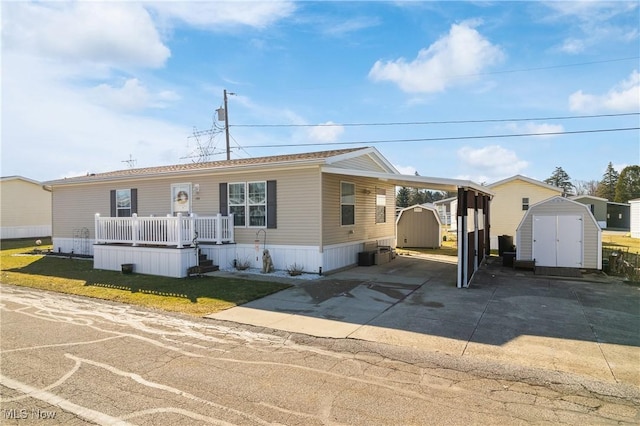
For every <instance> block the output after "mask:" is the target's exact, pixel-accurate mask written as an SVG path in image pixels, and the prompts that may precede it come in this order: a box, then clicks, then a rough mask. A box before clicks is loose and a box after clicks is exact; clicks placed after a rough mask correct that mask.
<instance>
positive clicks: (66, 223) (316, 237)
mask: <svg viewBox="0 0 640 426" xmlns="http://www.w3.org/2000/svg"><path fill="white" fill-rule="evenodd" d="M47 184H48V185H49V186H50V188H51V190H52V194H53V245H54V250H58V251H61V252H70V251H72V250H73V251H74V252H75V253H80V252H81V253H84V254H90V255H93V257H94V267H96V268H98V269H108V270H120V268H121V265H122V264H133V265H134V268H135V271H136V272H140V273H147V274H157V275H166V276H175V277H184V276H186V274H187V270H188V269H189V268H191V267H193V266H195V265H196V264H197V262H198V256H196V255H195V253H196V251H195V250H194V248H195V247H196V246H197V247H198V248H199V250H200V252H201V253H203V254H205V255H206V256H207V257H208V259H210V260H213V262H214V263H215V264H216V265H220V266H229V265H231V264H233V263H234V262H242V263H245V262H247V263H249V264H250V266H254V267H259V266H261V263H262V254H263V251H264V250H265V249H266V250H269V253H270V256H271V258H272V261H273V264H274V267H275V268H276V269H280V270H286V269H289V268H290V267H291V266H292V265H296V266H297V267H302V268H303V270H304V271H305V272H308V273H317V274H322V273H328V272H331V271H336V270H339V269H342V268H347V267H351V266H355V265H356V264H357V259H358V254H359V253H360V252H362V251H363V248H364V246H365V244H366V245H367V246H370V245H371V244H373V243H375V244H376V245H378V246H385V247H394V246H395V239H396V234H395V188H396V186H411V187H422V188H425V189H433V190H442V191H457V192H458V194H459V198H460V199H462V200H463V202H464V206H465V208H464V209H462V210H460V209H459V212H458V217H457V220H458V222H459V223H461V224H463V225H464V227H463V230H462V231H460V232H464V238H463V243H462V244H460V248H459V252H460V254H461V256H460V257H461V259H462V260H461V262H460V266H459V271H458V275H459V276H458V286H467V285H468V283H469V281H470V279H471V277H472V275H473V272H474V271H475V270H477V267H478V265H479V264H480V263H481V262H482V259H483V257H484V254H485V251H484V250H483V248H484V247H485V246H486V244H485V242H484V234H483V229H486V228H487V227H488V224H487V223H486V221H487V220H488V216H487V215H486V214H485V213H483V212H488V207H489V201H490V198H491V192H490V191H488V190H487V189H485V188H483V187H482V186H480V185H478V184H475V183H473V182H470V181H464V180H456V179H444V178H426V177H420V176H413V175H411V176H408V175H401V174H400V173H399V172H398V171H397V170H396V169H395V168H394V167H393V166H392V165H391V164H390V163H389V161H388V160H386V159H385V158H384V157H383V156H382V155H381V154H380V153H379V152H378V151H377V150H376V149H375V148H351V149H342V150H334V151H323V152H312V153H302V154H292V155H276V156H270V157H260V158H247V159H233V160H226V161H215V162H208V163H190V164H179V165H174V166H163V167H151V168H140V169H128V170H120V171H114V172H107V173H96V174H89V175H86V176H79V177H75V178H68V179H60V180H55V181H51V182H48V183H47ZM469 216H471V218H469ZM468 222H469V223H470V225H467V223H468ZM474 224H476V225H475V226H474ZM469 235H472V236H469Z"/></svg>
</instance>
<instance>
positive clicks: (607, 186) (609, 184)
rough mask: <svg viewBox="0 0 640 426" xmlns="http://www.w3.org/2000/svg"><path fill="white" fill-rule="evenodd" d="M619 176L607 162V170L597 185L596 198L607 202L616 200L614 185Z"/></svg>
mask: <svg viewBox="0 0 640 426" xmlns="http://www.w3.org/2000/svg"><path fill="white" fill-rule="evenodd" d="M619 178H620V175H619V174H618V172H616V170H615V169H614V168H613V164H611V162H609V165H608V166H607V170H605V172H604V175H602V180H601V181H600V182H599V183H598V190H597V192H596V196H598V197H601V198H606V199H607V200H609V201H613V200H614V199H615V198H616V185H617V184H618V179H619Z"/></svg>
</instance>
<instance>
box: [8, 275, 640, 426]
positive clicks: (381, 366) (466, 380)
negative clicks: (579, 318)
mask: <svg viewBox="0 0 640 426" xmlns="http://www.w3.org/2000/svg"><path fill="white" fill-rule="evenodd" d="M0 291H1V293H0V296H1V297H0V308H1V311H0V320H1V323H0V338H1V343H0V354H1V365H0V366H1V374H0V391H1V394H0V398H1V400H0V401H1V410H0V416H1V417H0V423H2V424H3V425H4V424H9V425H10V424H19V425H26V424H65V425H75V424H109V425H112V424H142V425H144V424H148V425H194V424H243V425H244V424H247V425H252V424H258V425H260V424H286V425H314V424H318V425H320V424H366V425H385V424H388V425H400V424H402V425H417V424H465V425H468V424H510V425H511V424H531V423H536V424H546V423H548V424H582V425H585V424H638V423H640V390H639V389H638V388H637V387H633V386H630V385H621V384H612V383H608V382H598V381H587V379H585V378H581V377H579V376H571V375H568V374H562V373H558V372H549V371H544V370H536V369H525V368H520V367H515V366H507V365H504V364H497V363H491V362H489V361H487V360H474V359H469V358H466V359H462V358H459V357H454V356H451V355H446V354H438V353H435V352H430V351H424V350H420V351H418V350H415V349H409V348H402V347H395V346H389V345H383V344H380V343H373V342H365V341H358V340H353V339H349V340H347V339H322V338H314V337H309V336H304V335H296V334H290V333H286V332H282V331H273V330H267V329H260V328H256V327H251V326H241V325H237V326H234V325H233V324H231V325H230V323H226V322H225V323H223V322H217V321H213V320H206V319H198V318H191V317H185V316H180V315H173V314H167V313H164V312H160V311H151V310H145V309H141V308H137V307H132V306H129V305H123V304H117V303H109V302H103V301H98V300H93V299H86V298H81V297H75V296H73V297H72V296H66V295H61V294H55V293H49V292H42V291H38V290H31V289H24V288H17V287H12V286H4V285H2V286H0Z"/></svg>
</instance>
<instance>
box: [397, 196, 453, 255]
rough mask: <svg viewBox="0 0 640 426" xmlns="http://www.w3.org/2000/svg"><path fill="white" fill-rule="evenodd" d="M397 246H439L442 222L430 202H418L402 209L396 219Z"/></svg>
mask: <svg viewBox="0 0 640 426" xmlns="http://www.w3.org/2000/svg"><path fill="white" fill-rule="evenodd" d="M396 237H397V240H396V247H416V248H439V247H440V246H441V241H442V222H441V221H440V216H439V215H438V210H437V208H436V207H435V206H433V205H430V204H416V205H413V206H410V207H406V208H404V209H402V210H401V211H400V214H399V215H398V218H397V219H396Z"/></svg>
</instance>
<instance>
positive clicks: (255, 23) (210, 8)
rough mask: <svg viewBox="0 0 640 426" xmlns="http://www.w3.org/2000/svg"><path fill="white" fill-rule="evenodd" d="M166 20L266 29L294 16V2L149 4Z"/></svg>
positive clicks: (209, 26)
mask: <svg viewBox="0 0 640 426" xmlns="http://www.w3.org/2000/svg"><path fill="white" fill-rule="evenodd" d="M148 7H151V8H153V9H154V10H155V11H156V12H157V14H158V15H159V16H160V18H161V19H162V20H165V21H181V22H183V23H185V24H187V25H189V26H193V27H197V28H202V29H207V30H211V31H217V30H221V29H228V28H229V27H232V26H236V25H246V26H250V27H255V28H265V27H267V26H269V25H271V24H273V23H274V22H276V21H278V20H280V19H283V18H286V17H288V16H290V15H292V14H293V12H295V10H296V6H295V4H294V3H293V2H290V1H271V2H267V1H264V2H253V1H251V2H245V1H239V2H208V1H196V2H193V1H189V2H178V1H162V2H156V3H150V4H148Z"/></svg>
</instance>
